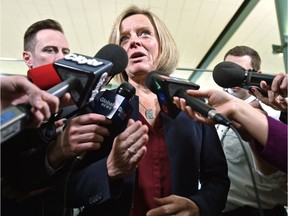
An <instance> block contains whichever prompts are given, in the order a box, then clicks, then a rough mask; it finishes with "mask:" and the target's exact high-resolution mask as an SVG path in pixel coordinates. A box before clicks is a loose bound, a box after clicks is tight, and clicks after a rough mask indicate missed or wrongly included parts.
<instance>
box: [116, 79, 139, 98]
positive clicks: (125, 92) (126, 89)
mask: <svg viewBox="0 0 288 216" xmlns="http://www.w3.org/2000/svg"><path fill="white" fill-rule="evenodd" d="M116 93H117V94H119V95H122V96H123V97H125V98H126V99H127V100H130V99H131V98H132V97H133V96H134V95H135V93H136V89H135V88H134V86H133V85H131V84H130V83H129V82H123V83H121V84H120V86H119V87H118V88H117V92H116Z"/></svg>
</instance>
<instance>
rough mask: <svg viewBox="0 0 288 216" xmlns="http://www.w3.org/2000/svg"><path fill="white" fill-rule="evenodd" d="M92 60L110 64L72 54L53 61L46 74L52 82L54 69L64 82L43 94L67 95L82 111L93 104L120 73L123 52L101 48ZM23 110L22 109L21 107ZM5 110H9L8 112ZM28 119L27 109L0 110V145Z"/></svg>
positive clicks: (114, 47) (124, 62)
mask: <svg viewBox="0 0 288 216" xmlns="http://www.w3.org/2000/svg"><path fill="white" fill-rule="evenodd" d="M96 56H100V57H101V56H104V57H105V58H107V59H109V60H110V59H111V60H112V61H113V63H112V62H110V61H108V60H103V59H100V58H98V57H97V58H96V57H95V58H92V57H88V56H84V55H80V54H75V53H74V54H69V55H66V56H65V58H64V59H60V60H58V61H56V62H55V63H54V64H53V68H54V69H53V70H51V71H50V72H52V77H54V78H55V76H54V75H55V69H56V72H57V74H58V76H59V77H60V78H61V80H64V81H63V82H61V83H59V84H58V85H56V86H54V87H53V88H51V89H49V90H48V91H47V92H48V93H50V94H53V95H55V96H57V97H61V96H63V94H65V93H66V92H68V91H69V92H70V94H71V96H72V98H73V100H74V102H75V104H76V105H77V107H78V108H82V107H83V106H84V105H86V104H87V103H88V102H89V101H93V100H94V98H95V96H96V94H97V93H98V92H99V91H100V90H101V88H102V87H103V86H104V85H106V84H108V82H109V81H110V80H111V79H112V78H113V76H114V75H115V74H117V73H120V72H122V71H123V70H124V69H125V68H126V66H127V64H128V57H127V53H126V51H125V50H124V49H123V48H122V47H120V46H118V45H116V44H108V45H106V46H104V47H103V48H102V49H100V51H99V52H98V53H97V54H96ZM40 67H41V66H40ZM47 68H50V69H51V67H50V66H47V65H45V66H44V67H42V70H43V71H45V69H47ZM33 71H34V72H32V74H34V73H35V71H36V70H33ZM39 71H41V70H39ZM39 71H38V72H39ZM44 74H46V75H47V74H48V73H46V72H45V73H44ZM30 77H33V78H35V77H38V76H34V75H33V76H31V75H30ZM42 80H43V79H41V80H37V79H36V80H33V83H34V84H36V85H37V83H38V84H40V86H43V85H42V84H43V81H42ZM46 81H47V82H48V83H49V76H47V77H46ZM50 84H51V82H50ZM23 106H24V107H25V105H23ZM26 106H27V105H26ZM9 108H11V109H10V110H9ZM30 119H31V113H30V108H29V106H27V107H26V108H20V106H16V107H8V108H7V110H6V109H5V110H2V111H1V127H0V131H1V142H2V141H4V140H7V139H9V138H10V137H12V136H14V135H16V134H18V133H19V132H20V131H21V130H22V129H24V126H25V124H26V123H28V122H29V120H30ZM2 123H3V124H2ZM4 138H5V139H4Z"/></svg>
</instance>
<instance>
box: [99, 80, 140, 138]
mask: <svg viewBox="0 0 288 216" xmlns="http://www.w3.org/2000/svg"><path fill="white" fill-rule="evenodd" d="M135 92H136V90H135V88H134V87H133V86H132V85H131V84H130V83H128V82H123V83H121V85H120V86H119V87H118V88H117V89H116V91H113V90H105V91H104V92H103V94H102V95H101V96H100V97H99V98H97V99H96V100H95V106H94V112H96V113H98V114H102V115H104V116H106V118H108V119H110V120H111V121H112V123H111V124H110V125H108V129H109V131H110V133H112V134H113V136H117V135H118V134H119V133H121V132H122V131H124V129H125V128H126V126H127V121H128V119H129V118H130V115H131V114H132V111H133V108H132V106H131V104H130V103H129V101H130V99H131V98H132V97H133V96H134V95H135Z"/></svg>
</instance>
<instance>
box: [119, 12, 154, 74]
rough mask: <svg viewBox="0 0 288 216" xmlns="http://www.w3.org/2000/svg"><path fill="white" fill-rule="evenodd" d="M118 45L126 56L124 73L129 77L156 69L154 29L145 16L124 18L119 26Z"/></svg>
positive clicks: (138, 15) (137, 15)
mask: <svg viewBox="0 0 288 216" xmlns="http://www.w3.org/2000/svg"><path fill="white" fill-rule="evenodd" d="M120 29H121V31H120V45H121V46H122V47H123V48H124V49H125V50H126V52H127V54H128V59H129V60H128V65H127V67H126V72H127V74H128V76H129V77H133V76H139V75H145V76H146V74H147V73H148V72H150V71H153V70H155V69H156V66H157V57H158V52H159V45H158V38H157V34H156V32H155V29H154V27H153V25H152V23H151V22H150V20H149V19H148V17H146V16H145V15H142V14H136V15H132V16H129V17H127V18H125V19H124V20H123V21H122V24H121V28H120Z"/></svg>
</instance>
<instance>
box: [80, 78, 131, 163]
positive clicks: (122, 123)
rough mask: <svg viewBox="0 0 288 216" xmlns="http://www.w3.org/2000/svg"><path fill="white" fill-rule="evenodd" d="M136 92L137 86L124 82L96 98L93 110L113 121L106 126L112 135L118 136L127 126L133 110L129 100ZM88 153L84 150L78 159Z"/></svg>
mask: <svg viewBox="0 0 288 216" xmlns="http://www.w3.org/2000/svg"><path fill="white" fill-rule="evenodd" d="M135 92H136V90H135V88H134V87H133V86H132V85H131V84H130V83H128V82H123V83H121V84H120V86H119V87H118V88H117V89H116V91H113V90H105V91H104V92H103V94H102V95H101V96H99V98H96V99H95V101H94V103H93V111H94V112H95V113H98V114H101V115H104V116H106V118H108V119H110V120H111V121H112V123H111V124H109V125H106V126H105V127H106V128H107V129H108V130H109V132H110V137H116V136H117V135H118V134H120V133H121V132H123V131H124V130H125V128H126V127H127V123H128V119H129V118H130V116H131V114H132V112H133V107H132V106H131V104H130V103H129V101H130V100H131V98H132V97H133V96H134V95H135ZM101 93H102V92H100V93H99V94H101ZM97 96H98V95H97ZM86 154H87V152H83V153H82V154H80V155H79V156H77V159H79V160H82V159H83V158H84V157H85V155H86Z"/></svg>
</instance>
